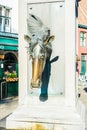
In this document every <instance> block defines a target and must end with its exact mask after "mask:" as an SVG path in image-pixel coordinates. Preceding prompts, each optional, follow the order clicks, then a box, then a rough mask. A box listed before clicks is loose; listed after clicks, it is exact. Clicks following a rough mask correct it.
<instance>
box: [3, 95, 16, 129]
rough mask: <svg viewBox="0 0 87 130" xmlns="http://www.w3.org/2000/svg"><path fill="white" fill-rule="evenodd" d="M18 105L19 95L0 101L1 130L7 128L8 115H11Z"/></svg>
mask: <svg viewBox="0 0 87 130" xmlns="http://www.w3.org/2000/svg"><path fill="white" fill-rule="evenodd" d="M17 105H18V97H9V98H6V99H3V100H1V101H0V130H5V127H6V117H7V116H9V115H10V114H11V113H12V112H13V111H14V110H15V109H16V108H17Z"/></svg>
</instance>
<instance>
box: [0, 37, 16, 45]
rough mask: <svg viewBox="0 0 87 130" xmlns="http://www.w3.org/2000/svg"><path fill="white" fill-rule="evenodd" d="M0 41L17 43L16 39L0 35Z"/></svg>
mask: <svg viewBox="0 0 87 130" xmlns="http://www.w3.org/2000/svg"><path fill="white" fill-rule="evenodd" d="M0 43H7V44H18V39H12V38H3V37H0Z"/></svg>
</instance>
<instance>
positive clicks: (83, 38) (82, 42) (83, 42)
mask: <svg viewBox="0 0 87 130" xmlns="http://www.w3.org/2000/svg"><path fill="white" fill-rule="evenodd" d="M80 46H82V47H85V46H86V33H85V32H80Z"/></svg>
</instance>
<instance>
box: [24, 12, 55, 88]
mask: <svg viewBox="0 0 87 130" xmlns="http://www.w3.org/2000/svg"><path fill="white" fill-rule="evenodd" d="M27 27H28V35H24V39H25V40H26V41H27V42H28V44H29V56H30V57H31V59H32V77H31V81H30V84H31V87H32V88H39V87H41V84H42V80H41V78H42V72H43V70H44V67H45V63H46V60H47V59H50V56H51V53H52V45H51V43H52V41H53V40H54V36H53V35H52V36H50V29H49V28H48V27H46V26H45V25H44V24H43V23H42V21H41V19H40V18H39V17H37V16H36V15H33V14H28V19H27Z"/></svg>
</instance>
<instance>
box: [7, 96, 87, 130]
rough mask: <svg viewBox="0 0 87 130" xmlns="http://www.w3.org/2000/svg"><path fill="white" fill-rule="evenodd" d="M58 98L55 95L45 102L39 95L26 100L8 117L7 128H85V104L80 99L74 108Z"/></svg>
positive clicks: (79, 129)
mask: <svg viewBox="0 0 87 130" xmlns="http://www.w3.org/2000/svg"><path fill="white" fill-rule="evenodd" d="M35 98H36V100H35ZM51 100H52V101H53V102H52V101H51ZM56 100H57V99H56V98H54V97H52V98H50V99H49V101H45V102H41V101H39V99H37V97H33V98H32V99H29V101H28V100H26V102H25V103H24V105H20V106H19V107H18V108H17V110H15V111H14V112H13V113H12V114H11V115H10V116H9V117H8V118H7V121H6V128H7V129H11V130H12V129H13V130H14V129H15V130H16V129H17V130H85V108H84V105H83V104H82V103H81V102H80V101H78V103H77V105H76V108H74V107H70V106H67V105H64V104H65V103H64V101H61V102H60V101H56ZM28 102H29V103H30V104H29V103H28ZM50 102H51V103H50Z"/></svg>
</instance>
